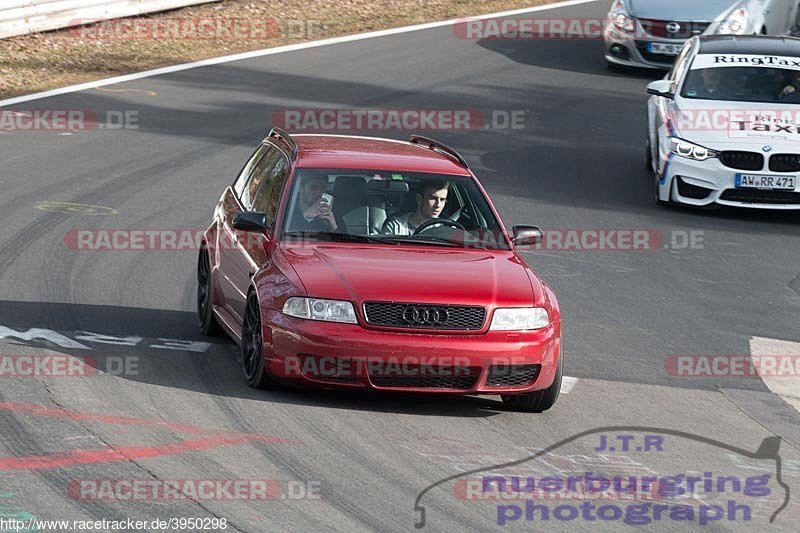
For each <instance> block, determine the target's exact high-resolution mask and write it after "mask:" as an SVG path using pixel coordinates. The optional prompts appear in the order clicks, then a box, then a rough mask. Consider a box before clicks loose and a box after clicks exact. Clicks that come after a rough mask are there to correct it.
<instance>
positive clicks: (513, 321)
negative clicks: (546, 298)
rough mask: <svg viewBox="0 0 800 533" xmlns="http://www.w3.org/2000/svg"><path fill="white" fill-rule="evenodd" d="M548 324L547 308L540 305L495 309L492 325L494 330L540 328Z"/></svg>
mask: <svg viewBox="0 0 800 533" xmlns="http://www.w3.org/2000/svg"><path fill="white" fill-rule="evenodd" d="M549 324H550V317H549V316H548V315H547V309H543V308H541V307H510V308H506V309H495V310H494V316H493V317H492V325H491V327H490V328H489V329H491V330H495V331H524V330H529V329H542V328H544V327H547V325H549Z"/></svg>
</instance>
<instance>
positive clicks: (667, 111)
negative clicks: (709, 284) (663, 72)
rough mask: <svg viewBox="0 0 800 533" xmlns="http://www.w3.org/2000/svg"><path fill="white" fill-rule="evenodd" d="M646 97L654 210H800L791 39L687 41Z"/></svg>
mask: <svg viewBox="0 0 800 533" xmlns="http://www.w3.org/2000/svg"><path fill="white" fill-rule="evenodd" d="M647 92H648V93H649V94H651V95H652V96H651V97H650V99H649V100H648V105H647V108H648V135H647V148H646V157H647V168H648V169H650V170H651V171H652V172H653V174H654V176H655V177H654V183H655V197H656V200H657V201H658V202H659V203H661V204H687V205H693V206H710V205H712V204H718V205H726V206H735V207H753V208H762V209H798V210H800V39H794V38H790V37H766V36H755V35H753V36H711V37H705V36H703V37H694V38H692V39H690V40H689V41H688V42H687V43H686V45H685V46H684V47H683V49H682V50H681V52H680V54H679V55H678V58H677V59H676V61H675V64H674V66H673V68H672V70H671V71H670V72H669V73H668V74H667V76H666V77H665V78H664V79H663V80H659V81H655V82H653V83H651V84H650V85H648V87H647Z"/></svg>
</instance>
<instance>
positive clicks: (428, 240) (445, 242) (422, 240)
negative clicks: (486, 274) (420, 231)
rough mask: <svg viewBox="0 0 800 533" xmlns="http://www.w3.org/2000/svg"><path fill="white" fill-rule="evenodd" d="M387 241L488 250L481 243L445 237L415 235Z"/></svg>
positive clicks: (388, 238) (389, 238) (390, 238)
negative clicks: (452, 239)
mask: <svg viewBox="0 0 800 533" xmlns="http://www.w3.org/2000/svg"><path fill="white" fill-rule="evenodd" d="M387 240H392V241H393V242H397V243H410V244H435V245H438V246H448V247H450V248H481V249H486V246H483V245H482V244H479V243H471V242H466V241H451V240H450V239H445V238H444V237H433V236H422V235H414V236H412V237H394V238H392V237H387Z"/></svg>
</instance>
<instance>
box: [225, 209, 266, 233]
mask: <svg viewBox="0 0 800 533" xmlns="http://www.w3.org/2000/svg"><path fill="white" fill-rule="evenodd" d="M232 225H233V227H234V228H235V229H238V230H241V231H249V232H259V231H261V232H263V231H266V230H268V229H269V224H267V215H265V214H264V213H258V212H256V211H243V212H241V213H236V214H235V215H234V216H233V224H232Z"/></svg>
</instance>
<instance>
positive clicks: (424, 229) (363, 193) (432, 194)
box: [283, 168, 510, 250]
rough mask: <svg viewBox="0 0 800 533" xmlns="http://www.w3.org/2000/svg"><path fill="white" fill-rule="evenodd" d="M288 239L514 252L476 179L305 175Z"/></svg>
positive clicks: (299, 178)
mask: <svg viewBox="0 0 800 533" xmlns="http://www.w3.org/2000/svg"><path fill="white" fill-rule="evenodd" d="M283 228H284V238H287V239H291V238H299V239H303V240H307V239H326V240H351V241H356V242H359V240H361V241H363V242H372V243H377V244H385V245H391V244H396V243H399V242H404V243H408V244H420V245H430V246H436V245H438V246H459V247H467V248H489V249H504V250H507V249H510V247H509V245H508V241H507V239H506V238H505V236H504V235H503V232H502V230H501V227H500V224H499V222H498V220H497V218H496V217H495V216H494V214H493V212H492V210H491V208H490V207H489V203H488V201H487V199H486V198H485V197H484V195H483V193H482V192H481V191H480V189H479V188H478V186H477V185H476V183H475V181H474V180H473V179H472V178H471V177H469V176H452V175H440V174H425V173H409V172H403V171H386V170H342V169H335V170H333V169H331V170H320V169H302V168H301V169H298V171H297V175H296V177H295V180H294V183H293V185H292V190H291V192H290V193H289V203H288V206H287V209H286V214H285V219H284V225H283Z"/></svg>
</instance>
